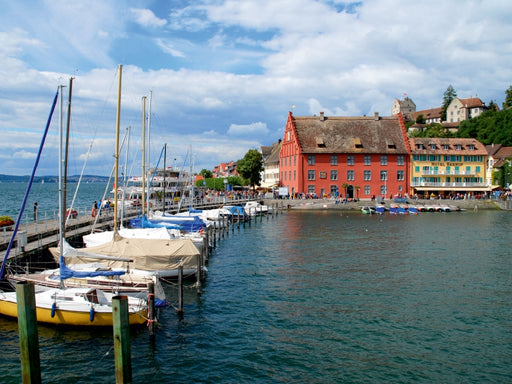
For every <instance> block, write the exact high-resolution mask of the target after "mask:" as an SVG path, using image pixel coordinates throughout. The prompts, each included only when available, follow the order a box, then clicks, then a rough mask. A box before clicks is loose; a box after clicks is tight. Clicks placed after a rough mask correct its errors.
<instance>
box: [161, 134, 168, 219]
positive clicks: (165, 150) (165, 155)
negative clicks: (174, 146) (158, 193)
mask: <svg viewBox="0 0 512 384" xmlns="http://www.w3.org/2000/svg"><path fill="white" fill-rule="evenodd" d="M166 179H167V143H165V144H164V184H163V194H162V199H163V207H162V211H163V212H164V213H165V186H166V184H167V180H166Z"/></svg>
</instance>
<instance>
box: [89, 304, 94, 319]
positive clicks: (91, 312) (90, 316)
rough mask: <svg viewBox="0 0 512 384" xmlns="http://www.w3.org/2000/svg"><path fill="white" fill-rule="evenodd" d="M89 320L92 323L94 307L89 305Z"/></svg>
mask: <svg viewBox="0 0 512 384" xmlns="http://www.w3.org/2000/svg"><path fill="white" fill-rule="evenodd" d="M89 321H90V322H91V323H92V322H93V321H94V308H93V307H91V310H90V311H89Z"/></svg>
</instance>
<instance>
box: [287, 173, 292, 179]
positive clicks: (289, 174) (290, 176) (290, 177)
mask: <svg viewBox="0 0 512 384" xmlns="http://www.w3.org/2000/svg"><path fill="white" fill-rule="evenodd" d="M291 179H292V171H288V180H291Z"/></svg>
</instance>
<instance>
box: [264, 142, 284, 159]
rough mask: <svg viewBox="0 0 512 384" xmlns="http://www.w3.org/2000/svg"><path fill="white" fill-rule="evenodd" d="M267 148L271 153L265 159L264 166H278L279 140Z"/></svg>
mask: <svg viewBox="0 0 512 384" xmlns="http://www.w3.org/2000/svg"><path fill="white" fill-rule="evenodd" d="M262 148H263V147H262ZM269 148H270V149H271V152H270V154H269V155H268V156H267V158H266V159H265V164H278V163H279V151H280V150H281V140H279V141H277V142H275V143H274V144H272V146H271V147H269Z"/></svg>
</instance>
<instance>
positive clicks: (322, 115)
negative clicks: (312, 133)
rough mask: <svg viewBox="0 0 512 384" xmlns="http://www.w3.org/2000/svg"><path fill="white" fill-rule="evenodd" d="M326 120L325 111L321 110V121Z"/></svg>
mask: <svg viewBox="0 0 512 384" xmlns="http://www.w3.org/2000/svg"><path fill="white" fill-rule="evenodd" d="M324 120H325V116H324V113H323V111H322V112H320V121H324Z"/></svg>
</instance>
